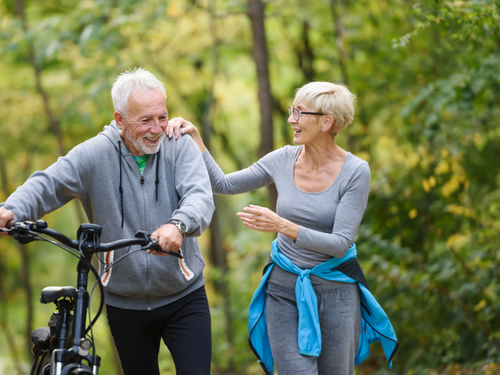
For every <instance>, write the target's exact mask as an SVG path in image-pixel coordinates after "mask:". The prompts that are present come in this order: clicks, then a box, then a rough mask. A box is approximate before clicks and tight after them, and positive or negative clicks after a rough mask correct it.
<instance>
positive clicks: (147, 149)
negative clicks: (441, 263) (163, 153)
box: [125, 126, 165, 155]
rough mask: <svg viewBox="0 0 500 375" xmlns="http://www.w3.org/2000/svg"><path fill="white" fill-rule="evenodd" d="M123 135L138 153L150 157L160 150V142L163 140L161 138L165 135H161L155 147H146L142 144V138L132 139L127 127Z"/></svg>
mask: <svg viewBox="0 0 500 375" xmlns="http://www.w3.org/2000/svg"><path fill="white" fill-rule="evenodd" d="M125 135H126V136H127V138H128V140H129V141H130V142H132V144H133V145H134V147H135V149H136V150H137V151H140V152H142V153H143V154H148V155H152V154H156V153H157V152H158V151H159V150H160V146H161V142H162V140H163V136H164V135H165V133H162V134H161V138H160V139H159V140H158V144H157V145H156V146H148V145H146V144H145V143H144V139H142V138H139V139H134V138H133V137H132V134H130V132H129V127H128V126H127V131H126V132H125Z"/></svg>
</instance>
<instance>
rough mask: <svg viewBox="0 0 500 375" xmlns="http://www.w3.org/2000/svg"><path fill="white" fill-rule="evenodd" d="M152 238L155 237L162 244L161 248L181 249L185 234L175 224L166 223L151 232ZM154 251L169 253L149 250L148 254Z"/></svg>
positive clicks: (154, 252) (157, 253) (156, 253)
mask: <svg viewBox="0 0 500 375" xmlns="http://www.w3.org/2000/svg"><path fill="white" fill-rule="evenodd" d="M151 238H155V239H156V240H157V241H158V243H159V244H160V246H161V248H162V249H163V250H165V251H167V250H171V251H179V249H180V248H181V246H182V243H183V242H184V236H183V235H182V234H181V233H180V232H179V230H178V229H177V227H176V226H175V225H173V224H166V225H164V226H162V227H160V228H158V229H157V230H156V231H154V232H153V233H151ZM151 253H153V254H154V255H169V254H165V253H159V252H157V251H154V250H148V254H151Z"/></svg>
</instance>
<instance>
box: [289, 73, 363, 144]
mask: <svg viewBox="0 0 500 375" xmlns="http://www.w3.org/2000/svg"><path fill="white" fill-rule="evenodd" d="M304 100H305V102H306V104H307V105H308V106H309V105H311V106H312V107H314V110H315V111H316V112H321V113H324V114H325V115H332V116H333V118H334V119H335V120H334V123H333V127H332V130H331V131H330V133H331V134H332V135H333V136H336V135H337V134H338V133H340V131H342V130H343V129H345V128H346V127H347V125H349V124H350V123H351V122H352V120H353V119H354V103H355V102H356V96H355V95H354V94H353V93H351V92H350V91H349V90H348V89H347V87H345V86H343V85H337V84H335V83H331V82H310V83H307V84H305V85H304V86H302V87H301V88H300V89H298V90H297V93H296V94H295V99H294V101H293V105H294V106H295V105H296V104H297V103H299V102H301V101H304Z"/></svg>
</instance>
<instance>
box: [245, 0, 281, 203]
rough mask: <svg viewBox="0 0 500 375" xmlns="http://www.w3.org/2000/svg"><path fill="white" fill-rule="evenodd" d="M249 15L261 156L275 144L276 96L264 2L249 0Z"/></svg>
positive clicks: (271, 200)
mask: <svg viewBox="0 0 500 375" xmlns="http://www.w3.org/2000/svg"><path fill="white" fill-rule="evenodd" d="M248 17H250V21H251V24H252V38H253V48H252V53H253V58H254V61H255V67H256V69H257V83H258V93H259V103H260V119H261V122H260V137H261V138H260V146H259V156H260V157H263V156H264V155H266V154H268V153H270V152H271V151H273V149H274V144H273V107H274V98H273V96H272V94H271V83H270V81H269V67H268V62H269V57H268V52H267V43H266V31H265V28H264V4H263V3H262V1H261V0H248ZM268 196H269V206H270V208H271V209H272V210H273V211H276V200H277V197H278V193H277V192H276V187H275V185H274V184H272V185H270V186H269V187H268Z"/></svg>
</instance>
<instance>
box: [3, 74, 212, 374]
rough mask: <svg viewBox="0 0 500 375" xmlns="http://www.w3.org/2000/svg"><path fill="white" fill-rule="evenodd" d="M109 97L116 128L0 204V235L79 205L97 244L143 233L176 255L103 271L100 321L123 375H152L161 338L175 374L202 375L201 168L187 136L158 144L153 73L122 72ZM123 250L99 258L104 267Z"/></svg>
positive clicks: (205, 194) (205, 320)
mask: <svg viewBox="0 0 500 375" xmlns="http://www.w3.org/2000/svg"><path fill="white" fill-rule="evenodd" d="M111 96H112V99H113V104H114V107H115V113H114V118H115V120H114V121H112V122H111V124H110V125H109V126H105V127H104V131H103V132H102V133H99V134H98V135H97V136H96V137H94V138H92V139H90V140H88V141H86V142H84V143H82V144H80V145H78V146H76V147H75V148H74V149H73V150H71V151H70V152H69V153H68V154H67V155H66V156H65V157H62V158H59V159H58V161H57V162H56V163H55V164H53V165H52V166H50V167H49V168H48V169H46V170H45V171H43V172H36V173H34V174H33V175H32V176H31V177H30V178H29V179H28V180H27V181H26V183H25V184H24V185H23V186H21V187H19V188H18V189H17V190H16V192H15V193H13V194H12V195H11V196H10V197H9V198H8V199H7V201H6V202H4V203H1V204H0V227H9V226H10V225H11V223H12V222H13V221H23V220H36V219H39V218H41V217H42V216H43V215H45V214H46V213H49V212H51V211H54V210H55V209H57V208H59V207H61V206H63V205H64V204H66V203H68V202H69V201H70V200H72V199H74V198H77V199H79V200H80V201H81V203H82V205H83V207H84V209H85V212H86V214H87V217H88V219H89V221H90V222H92V223H96V224H99V225H101V226H102V228H103V231H102V233H103V234H102V237H101V239H102V241H103V242H111V241H115V240H118V239H120V238H130V237H133V236H134V234H135V233H136V232H137V231H138V230H144V231H147V232H150V233H151V232H152V235H151V237H153V238H156V239H157V240H158V242H159V243H160V245H161V247H162V248H163V249H164V250H171V251H182V254H183V255H184V259H179V258H177V257H173V256H154V255H159V254H157V253H154V254H150V253H146V252H136V253H134V254H132V255H131V256H127V257H125V258H124V259H123V260H122V261H120V262H119V263H117V264H116V265H114V266H113V267H110V268H109V269H108V270H107V271H106V273H105V274H104V275H103V276H102V278H101V279H102V281H103V283H104V285H105V301H106V305H107V314H108V322H109V326H110V328H111V333H112V334H113V337H114V340H115V343H116V347H117V349H118V353H119V355H120V360H121V362H122V367H123V369H124V372H125V374H126V375H127V374H133V375H137V374H148V375H151V374H159V369H158V353H159V348H160V340H161V339H162V338H163V341H164V342H165V344H166V345H167V347H168V348H169V350H170V352H171V354H172V357H173V360H174V363H175V367H176V372H177V374H210V361H211V328H210V311H209V308H208V302H207V296H206V292H205V287H204V285H205V281H204V278H203V268H204V265H205V263H204V262H203V259H202V257H201V254H200V249H199V247H198V243H197V240H196V238H195V237H196V236H199V235H200V234H201V233H202V232H203V231H204V230H205V229H206V228H207V226H208V224H209V223H210V220H211V218H212V214H213V210H214V205H213V198H212V191H211V187H210V181H209V177H208V173H207V170H206V168H205V165H204V163H203V159H202V157H201V155H200V153H199V151H198V149H197V147H196V145H195V143H194V142H193V140H192V139H191V137H181V138H179V139H177V140H176V139H175V138H168V137H165V129H166V127H167V124H168V112H167V101H166V95H165V88H164V86H163V84H162V83H161V82H160V81H159V80H157V79H156V78H155V77H154V75H153V74H151V73H150V72H148V71H146V70H144V69H134V70H130V71H127V72H125V73H122V74H121V75H120V76H118V78H117V79H116V82H115V83H114V85H113V89H112V90H111ZM131 251H132V249H128V248H127V249H120V250H117V251H115V252H113V253H107V255H106V258H105V260H104V261H105V263H107V264H112V263H113V260H115V259H118V258H120V257H121V256H122V255H123V254H125V253H128V252H131ZM106 268H107V267H103V266H102V265H101V270H102V271H103V270H105V269H106ZM193 355H194V356H195V358H194V357H193Z"/></svg>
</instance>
